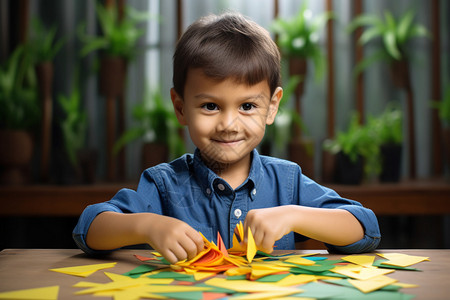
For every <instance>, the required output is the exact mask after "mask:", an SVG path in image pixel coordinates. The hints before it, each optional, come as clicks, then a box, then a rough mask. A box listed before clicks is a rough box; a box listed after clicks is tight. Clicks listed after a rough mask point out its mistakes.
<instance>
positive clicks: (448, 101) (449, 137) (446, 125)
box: [432, 84, 450, 170]
mask: <svg viewBox="0 0 450 300" xmlns="http://www.w3.org/2000/svg"><path fill="white" fill-rule="evenodd" d="M432 105H433V107H434V108H436V109H438V110H439V118H440V120H441V122H442V139H443V145H444V153H445V158H444V159H445V160H446V163H447V168H448V169H449V170H450V84H449V85H447V87H446V89H445V93H444V97H443V98H442V99H441V101H434V102H433V104H432Z"/></svg>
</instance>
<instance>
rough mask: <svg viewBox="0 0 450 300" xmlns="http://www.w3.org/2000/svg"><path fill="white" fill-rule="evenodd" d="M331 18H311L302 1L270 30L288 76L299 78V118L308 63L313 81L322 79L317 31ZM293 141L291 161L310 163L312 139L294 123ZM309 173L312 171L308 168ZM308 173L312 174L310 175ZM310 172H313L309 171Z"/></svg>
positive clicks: (296, 105) (297, 107)
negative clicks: (285, 61) (287, 16)
mask: <svg viewBox="0 0 450 300" xmlns="http://www.w3.org/2000/svg"><path fill="white" fill-rule="evenodd" d="M331 17H332V14H331V13H329V12H326V13H323V14H320V15H318V16H316V17H315V18H312V14H311V11H309V10H308V9H307V2H304V3H303V5H302V7H301V9H300V10H299V12H298V13H297V15H296V16H294V17H293V18H292V19H289V20H286V19H285V18H277V19H276V20H275V21H274V22H273V24H272V27H271V28H272V31H273V32H274V33H275V34H277V35H278V37H277V44H278V46H279V47H280V50H281V53H282V55H283V57H284V58H286V59H287V60H288V66H289V76H290V77H292V76H294V75H298V76H300V78H301V79H302V80H301V81H300V82H299V83H298V84H297V86H296V89H295V92H294V94H295V111H296V114H297V115H298V116H299V117H301V116H302V112H301V101H300V99H301V96H302V95H303V91H304V78H306V76H307V61H308V60H309V59H311V60H312V62H313V64H314V69H315V77H316V79H320V78H321V77H322V76H323V73H324V70H325V59H324V55H323V53H322V51H321V48H320V45H319V35H318V31H319V30H320V29H322V27H323V26H324V25H325V23H326V22H327V21H328V20H329V19H330V18H331ZM292 133H293V139H292V140H291V141H290V144H289V153H290V155H289V156H290V159H291V160H293V161H295V162H297V163H299V164H302V165H304V166H305V167H306V165H307V164H312V163H313V160H314V158H313V157H311V156H310V155H312V151H310V149H312V148H313V147H314V143H313V141H312V140H311V139H305V138H302V130H301V127H300V126H299V125H295V124H294V130H293V132H292ZM310 169H311V171H312V170H313V169H314V167H313V166H311V168H310ZM310 173H311V172H310ZM312 173H313V172H312Z"/></svg>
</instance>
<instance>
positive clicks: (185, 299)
mask: <svg viewBox="0 0 450 300" xmlns="http://www.w3.org/2000/svg"><path fill="white" fill-rule="evenodd" d="M158 295H161V296H165V297H167V298H168V299H178V300H201V299H203V292H201V291H195V292H182V293H158Z"/></svg>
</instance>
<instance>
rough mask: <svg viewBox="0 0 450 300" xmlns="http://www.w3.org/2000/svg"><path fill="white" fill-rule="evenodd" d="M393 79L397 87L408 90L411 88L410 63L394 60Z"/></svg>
mask: <svg viewBox="0 0 450 300" xmlns="http://www.w3.org/2000/svg"><path fill="white" fill-rule="evenodd" d="M391 77H392V81H393V82H394V85H395V86H396V87H398V88H405V89H408V88H409V87H410V79H409V66H408V61H407V60H404V59H403V60H400V61H397V60H394V61H393V62H392V64H391Z"/></svg>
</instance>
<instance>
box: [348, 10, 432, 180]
mask: <svg viewBox="0 0 450 300" xmlns="http://www.w3.org/2000/svg"><path fill="white" fill-rule="evenodd" d="M413 21H414V11H413V10H408V11H406V12H405V13H404V14H403V15H402V16H400V18H398V19H395V18H394V16H393V15H392V13H391V12H389V11H386V12H385V13H384V19H383V18H380V17H379V16H377V15H372V14H367V15H361V16H359V17H356V18H355V19H354V20H353V21H352V22H351V23H350V25H349V28H348V29H349V31H352V30H354V29H356V28H358V27H360V26H367V29H366V30H365V31H364V33H363V34H362V35H361V37H360V40H359V43H361V44H362V45H365V44H367V43H369V42H370V41H373V40H375V39H378V38H381V39H382V42H383V47H382V48H381V49H380V50H378V51H377V52H375V53H374V54H372V55H371V56H369V57H367V58H365V59H363V60H362V61H361V62H360V63H359V64H358V65H357V66H356V67H355V72H356V73H358V72H360V71H362V70H363V69H365V68H367V67H368V66H370V65H371V64H373V63H374V62H376V61H380V60H383V61H386V62H387V63H388V64H389V65H390V70H391V76H392V79H393V82H394V84H395V85H396V86H397V87H399V88H403V89H405V90H406V92H407V119H408V141H409V147H408V148H409V154H410V155H409V156H410V161H409V168H410V177H412V178H414V177H415V146H414V145H415V135H414V128H415V125H414V101H413V92H412V87H411V82H410V76H409V65H408V63H409V57H408V51H407V50H408V42H409V41H410V40H411V39H413V38H416V37H427V36H429V35H430V34H429V33H428V30H427V29H426V28H425V27H424V26H422V25H420V24H415V23H413Z"/></svg>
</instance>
